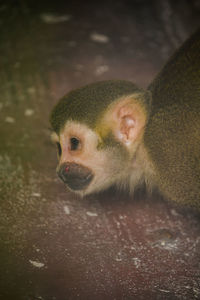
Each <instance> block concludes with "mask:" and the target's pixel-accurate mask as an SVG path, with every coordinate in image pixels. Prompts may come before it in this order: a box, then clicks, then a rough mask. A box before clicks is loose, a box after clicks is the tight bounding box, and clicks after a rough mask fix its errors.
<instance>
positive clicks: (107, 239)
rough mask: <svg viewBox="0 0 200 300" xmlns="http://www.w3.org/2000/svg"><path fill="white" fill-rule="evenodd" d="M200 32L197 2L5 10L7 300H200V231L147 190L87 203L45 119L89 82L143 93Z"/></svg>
mask: <svg viewBox="0 0 200 300" xmlns="http://www.w3.org/2000/svg"><path fill="white" fill-rule="evenodd" d="M199 25H200V5H199V1H195V0H193V1H186V0H185V1H181V0H179V1H174V2H173V1H168V0H166V1H158V0H152V1H145V0H137V1H136V0H134V1H128V0H127V1H120V0H116V1H114V0H113V1H112V0H110V1H104V0H102V1H98V2H95V1H82V2H81V1H75V2H71V3H67V1H59V3H56V1H54V4H53V3H51V2H50V1H48V2H47V1H40V2H38V1H25V0H24V1H13V2H12V4H8V3H7V1H2V2H1V5H0V82H1V85H0V90H1V93H0V138H1V143H0V244H1V246H0V299H3V300H7V299H15V300H18V299H19V300H75V299H81V300H82V299H83V300H84V299H88V300H90V299H91V300H93V299H97V300H98V299H99V300H107V299H108V300H114V299H116V300H121V299H124V300H129V299H170V300H173V299H187V300H188V299H200V254H199V253H200V222H199V215H198V214H196V213H195V212H194V211H192V210H189V209H183V208H179V207H175V206H174V205H173V204H169V203H167V202H166V201H165V200H164V199H161V198H160V197H159V196H158V195H156V194H154V195H152V196H151V197H150V196H147V195H146V194H145V192H144V191H138V193H137V194H136V195H134V196H132V197H130V196H129V195H126V194H119V193H118V192H117V191H115V190H114V189H111V190H109V191H107V192H105V193H103V194H100V195H93V196H90V197H88V198H87V199H79V198H78V197H75V196H74V195H73V194H71V193H69V192H68V191H66V190H65V187H64V185H63V184H62V183H61V182H60V181H59V180H58V178H57V177H56V174H55V168H56V163H57V162H56V151H55V149H54V146H53V145H52V144H51V142H50V139H49V129H48V127H49V123H48V116H49V112H50V110H51V109H52V107H53V105H54V104H55V103H56V101H57V100H58V99H59V98H60V97H61V96H63V95H64V94H65V93H67V92H68V91H69V90H71V89H73V88H77V87H79V86H81V85H84V84H87V83H89V82H92V81H98V80H104V79H113V78H121V79H128V80H132V81H134V82H135V83H136V84H138V85H140V86H142V87H146V86H147V85H148V84H149V83H150V81H151V80H152V79H153V77H154V76H155V74H156V73H157V72H158V71H159V70H160V68H161V67H162V65H163V64H164V63H165V62H166V60H167V59H168V57H169V56H170V55H171V54H172V53H173V52H174V50H175V49H176V48H177V47H178V46H179V45H180V44H181V43H182V42H183V41H184V40H185V39H186V38H187V37H188V36H189V35H190V34H191V33H192V32H193V31H194V30H195V29H196V28H197V27H199Z"/></svg>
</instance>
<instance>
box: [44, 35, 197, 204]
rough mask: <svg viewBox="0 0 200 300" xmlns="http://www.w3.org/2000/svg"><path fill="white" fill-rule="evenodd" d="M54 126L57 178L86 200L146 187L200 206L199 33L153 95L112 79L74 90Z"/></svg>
mask: <svg viewBox="0 0 200 300" xmlns="http://www.w3.org/2000/svg"><path fill="white" fill-rule="evenodd" d="M50 122H51V125H52V128H53V134H52V139H53V141H54V142H55V143H56V145H57V148H58V156H59V164H58V167H57V173H58V175H59V177H60V178H61V179H62V180H63V181H64V183H65V184H66V185H67V186H68V188H69V189H70V190H72V191H74V192H76V193H78V194H80V195H82V196H84V195H87V194H90V193H94V192H98V191H101V190H104V189H106V188H108V187H109V186H111V185H114V184H115V185H117V186H118V187H120V188H125V189H129V190H130V191H131V192H133V191H134V189H135V187H137V186H139V185H141V184H145V185H146V187H147V189H149V190H151V189H152V188H154V187H157V188H158V189H159V190H160V192H161V193H162V194H163V195H164V196H165V197H167V198H168V199H171V200H174V201H176V202H179V203H183V204H190V205H196V206H197V207H198V206H199V207H200V31H198V32H197V33H196V34H195V35H193V36H192V37H191V38H190V39H189V40H188V41H186V42H185V44H184V45H183V46H182V47H181V48H180V49H179V50H178V51H177V52H176V53H175V54H174V56H172V58H171V59H170V61H169V62H168V63H167V64H166V66H165V67H164V68H163V70H162V71H161V72H160V73H159V74H158V76H157V77H156V78H155V80H153V82H152V83H151V85H150V86H149V88H148V89H147V90H143V89H141V88H138V87H137V86H136V85H135V84H133V83H131V82H128V81H123V80H109V81H102V82H97V83H92V84H90V85H87V86H84V87H82V88H79V89H77V90H73V91H71V92H70V93H69V94H67V95H66V96H65V97H63V98H62V99H61V100H60V102H58V104H57V105H56V106H55V107H54V109H53V111H52V113H51V117H50Z"/></svg>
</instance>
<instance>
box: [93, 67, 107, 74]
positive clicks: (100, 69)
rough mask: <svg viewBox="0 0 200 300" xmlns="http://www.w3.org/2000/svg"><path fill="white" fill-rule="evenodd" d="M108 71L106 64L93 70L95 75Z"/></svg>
mask: <svg viewBox="0 0 200 300" xmlns="http://www.w3.org/2000/svg"><path fill="white" fill-rule="evenodd" d="M108 71H109V67H108V66H107V65H103V66H99V67H97V68H96V70H95V75H96V76H101V75H102V74H104V73H106V72H108Z"/></svg>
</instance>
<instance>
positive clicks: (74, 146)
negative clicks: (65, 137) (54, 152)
mask: <svg viewBox="0 0 200 300" xmlns="http://www.w3.org/2000/svg"><path fill="white" fill-rule="evenodd" d="M79 148H80V141H79V139H77V138H75V137H72V138H70V150H71V151H76V150H78V149H79Z"/></svg>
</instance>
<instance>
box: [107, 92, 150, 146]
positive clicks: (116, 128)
mask: <svg viewBox="0 0 200 300" xmlns="http://www.w3.org/2000/svg"><path fill="white" fill-rule="evenodd" d="M147 97H149V100H150V94H149V93H148V92H141V93H137V94H133V95H130V96H128V97H126V98H122V99H120V100H119V101H117V102H116V103H115V105H114V108H113V109H112V112H111V119H112V120H113V122H112V124H111V127H112V131H113V133H114V136H115V137H116V138H117V139H118V140H119V141H120V142H122V143H123V144H124V145H125V146H127V147H129V146H131V145H133V144H134V143H135V142H136V141H137V140H139V139H140V138H141V137H142V135H143V131H144V127H145V125H146V121H147V118H148V110H149V108H148V107H147V105H146V104H147V102H148V101H146V100H147V99H146V98H147Z"/></svg>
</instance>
